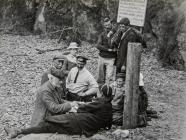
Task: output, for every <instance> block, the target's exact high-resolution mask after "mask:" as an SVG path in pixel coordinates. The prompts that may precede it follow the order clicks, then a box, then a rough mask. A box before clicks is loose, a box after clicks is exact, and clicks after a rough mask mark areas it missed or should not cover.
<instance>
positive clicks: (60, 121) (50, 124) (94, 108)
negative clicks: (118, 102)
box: [10, 85, 112, 138]
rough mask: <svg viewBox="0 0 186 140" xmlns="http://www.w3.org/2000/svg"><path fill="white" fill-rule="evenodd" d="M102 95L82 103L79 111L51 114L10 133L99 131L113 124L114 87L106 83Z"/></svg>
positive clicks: (90, 134)
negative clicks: (31, 124) (34, 123)
mask: <svg viewBox="0 0 186 140" xmlns="http://www.w3.org/2000/svg"><path fill="white" fill-rule="evenodd" d="M101 94H102V97H100V98H97V99H96V100H95V101H94V102H91V103H86V104H80V105H79V108H78V109H77V112H75V113H69V114H62V115H54V116H49V117H47V118H46V119H45V121H44V122H43V123H41V124H40V125H37V126H35V127H30V128H26V129H19V130H14V131H12V133H11V134H10V136H11V138H15V137H17V136H18V135H20V134H30V133H59V134H70V135H83V134H84V135H85V136H87V137H90V136H92V135H93V134H95V133H97V132H98V131H99V129H101V128H111V126H112V104H111V100H112V88H111V87H109V86H107V85H104V86H103V87H102V88H101Z"/></svg>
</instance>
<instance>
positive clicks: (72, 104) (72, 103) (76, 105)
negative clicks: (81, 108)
mask: <svg viewBox="0 0 186 140" xmlns="http://www.w3.org/2000/svg"><path fill="white" fill-rule="evenodd" d="M70 105H71V108H73V107H78V104H77V102H76V101H73V102H70Z"/></svg>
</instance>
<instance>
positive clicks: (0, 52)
mask: <svg viewBox="0 0 186 140" xmlns="http://www.w3.org/2000/svg"><path fill="white" fill-rule="evenodd" d="M66 47H67V45H66V44H65V43H60V44H57V40H49V39H41V38H40V37H38V36H12V35H0V81H1V82H0V139H2V140H4V139H7V136H6V134H5V131H4V130H3V128H4V127H5V126H9V127H27V126H29V124H30V119H31V114H32V112H33V107H34V100H35V93H36V90H37V88H38V87H39V85H40V80H41V74H42V73H43V72H44V71H45V70H46V69H47V68H48V67H50V62H51V60H52V56H53V55H54V54H56V53H61V52H64V51H65V48H66ZM54 48H56V49H58V48H63V51H49V52H45V53H42V54H38V51H37V49H40V50H47V49H54ZM80 51H81V52H82V53H86V55H87V56H89V57H90V58H91V60H90V61H89V62H88V69H89V70H90V71H91V72H92V73H94V75H95V77H96V66H97V62H96V59H97V56H98V52H97V50H96V49H95V48H94V47H93V45H90V44H88V43H86V42H83V43H82V49H81V50H80ZM141 71H142V73H143V75H144V82H145V89H146V91H147V93H148V96H149V108H152V109H154V110H156V111H157V112H158V116H159V117H158V118H157V119H152V120H151V121H149V122H148V126H147V127H145V128H137V129H134V130H131V131H130V132H131V134H133V136H131V138H130V139H134V140H137V139H139V140H143V139H144V140H146V139H149V140H179V139H183V140H184V136H185V139H186V135H184V132H186V131H184V130H186V123H185V121H186V110H185V107H186V105H185V100H186V95H185V93H186V72H182V71H176V70H170V69H165V68H162V67H161V66H160V65H159V63H158V62H157V61H156V59H155V56H153V54H151V53H149V52H144V53H143V54H142V67H141ZM184 119H185V121H184ZM113 130H114V128H113V129H112V130H110V131H108V132H100V133H101V134H103V135H105V136H108V137H109V138H113V137H112V136H111V132H112V131H113ZM71 138H72V139H77V138H74V137H71ZM53 139H54V138H53ZM79 139H84V138H83V137H81V138H79Z"/></svg>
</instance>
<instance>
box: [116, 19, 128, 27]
mask: <svg viewBox="0 0 186 140" xmlns="http://www.w3.org/2000/svg"><path fill="white" fill-rule="evenodd" d="M118 24H124V25H125V26H128V25H130V20H129V19H128V18H122V19H121V20H120V21H119V22H118Z"/></svg>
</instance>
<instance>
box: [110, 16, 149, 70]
mask: <svg viewBox="0 0 186 140" xmlns="http://www.w3.org/2000/svg"><path fill="white" fill-rule="evenodd" d="M129 42H137V43H142V46H143V47H144V48H146V43H145V41H144V40H143V38H142V35H141V33H140V32H139V31H137V30H136V29H134V28H132V27H131V25H130V21H129V19H128V18H122V19H121V20H120V22H119V28H118V30H117V32H116V33H115V34H114V37H113V38H112V40H111V44H112V46H115V47H117V48H118V53H117V61H116V69H117V73H120V72H121V68H122V66H125V67H126V59H127V48H128V43H129Z"/></svg>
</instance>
